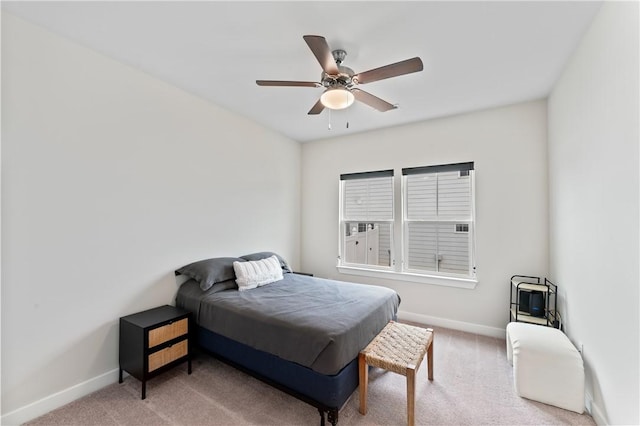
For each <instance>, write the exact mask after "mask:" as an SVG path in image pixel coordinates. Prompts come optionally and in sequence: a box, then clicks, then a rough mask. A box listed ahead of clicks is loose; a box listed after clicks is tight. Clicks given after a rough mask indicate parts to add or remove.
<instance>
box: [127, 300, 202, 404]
mask: <svg viewBox="0 0 640 426" xmlns="http://www.w3.org/2000/svg"><path fill="white" fill-rule="evenodd" d="M190 321H191V313H190V312H188V311H185V310H184V309H180V308H176V307H174V306H169V305H165V306H160V307H158V308H154V309H149V310H147V311H143V312H138V313H137V314H132V315H127V316H126V317H122V318H120V357H119V359H120V375H119V380H118V381H119V383H122V372H123V371H126V372H127V373H129V374H130V375H132V376H133V377H135V378H136V379H138V380H140V381H142V399H145V398H146V396H147V395H146V394H147V380H149V379H150V378H152V377H155V376H157V375H158V374H160V373H163V372H164V371H167V370H168V369H170V368H172V367H174V366H176V365H178V364H180V363H182V362H184V361H187V363H188V372H189V374H191V348H190V344H189V337H190V336H189V330H190V329H191V324H190Z"/></svg>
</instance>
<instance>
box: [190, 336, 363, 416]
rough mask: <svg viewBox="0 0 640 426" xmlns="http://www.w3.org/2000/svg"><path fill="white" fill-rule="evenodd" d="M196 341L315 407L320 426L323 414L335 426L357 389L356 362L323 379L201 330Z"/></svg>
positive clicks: (278, 359) (355, 360) (308, 371)
mask: <svg viewBox="0 0 640 426" xmlns="http://www.w3.org/2000/svg"><path fill="white" fill-rule="evenodd" d="M196 340H197V343H198V345H199V346H200V347H201V348H203V349H204V350H205V351H207V352H209V353H210V354H212V355H213V356H214V357H216V358H218V359H220V360H221V361H223V362H225V363H227V364H229V365H231V366H233V367H235V368H237V369H239V370H241V371H243V372H245V373H248V374H250V375H251V376H253V377H255V378H257V379H259V380H261V381H263V382H265V383H267V384H269V385H271V386H273V387H275V388H276V389H279V390H281V391H283V392H285V393H287V394H289V395H291V396H293V397H295V398H298V399H299V400H301V401H304V402H306V403H307V404H310V405H312V406H314V407H316V408H317V409H318V412H319V413H320V425H321V426H324V424H325V413H326V418H327V421H328V422H329V423H331V424H332V425H333V426H335V425H336V424H337V423H338V412H339V411H340V409H341V408H342V407H343V406H344V404H346V402H347V401H348V399H349V397H350V396H351V395H352V394H353V392H354V391H355V390H356V388H357V387H358V359H357V358H356V359H354V360H353V361H351V362H350V363H349V364H347V365H346V366H345V367H343V369H342V370H340V372H339V373H338V374H335V375H333V376H326V375H323V374H320V373H317V372H315V371H313V370H311V369H310V368H307V367H304V366H302V365H300V364H296V363H293V362H290V361H286V360H284V359H282V358H279V357H277V356H275V355H272V354H270V353H268V352H264V351H260V350H257V349H254V348H252V347H250V346H247V345H244V344H242V343H239V342H237V341H235V340H232V339H229V338H227V337H224V336H222V335H220V334H217V333H214V332H212V331H210V330H207V329H206V328H203V327H198V328H197V339H196Z"/></svg>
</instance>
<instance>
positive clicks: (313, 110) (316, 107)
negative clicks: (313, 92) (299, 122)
mask: <svg viewBox="0 0 640 426" xmlns="http://www.w3.org/2000/svg"><path fill="white" fill-rule="evenodd" d="M323 110H324V105H322V102H321V101H320V99H318V102H316V104H315V105H314V106H313V107H311V109H310V110H309V112H308V113H307V114H309V115H316V114H320V113H321V112H322V111H323Z"/></svg>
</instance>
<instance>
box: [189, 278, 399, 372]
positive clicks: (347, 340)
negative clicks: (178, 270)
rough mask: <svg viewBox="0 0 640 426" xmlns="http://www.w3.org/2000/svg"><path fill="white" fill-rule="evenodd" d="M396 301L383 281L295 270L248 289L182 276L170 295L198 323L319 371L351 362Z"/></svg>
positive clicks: (336, 369)
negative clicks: (203, 285) (206, 286)
mask: <svg viewBox="0 0 640 426" xmlns="http://www.w3.org/2000/svg"><path fill="white" fill-rule="evenodd" d="M399 304H400V297H399V296H398V294H397V293H396V292H395V291H393V290H391V289H388V288H385V287H378V286H372V285H365V284H355V283H347V282H342V281H334V280H327V279H322V278H316V277H310V276H305V275H298V274H284V278H283V279H282V280H280V281H277V282H275V283H271V284H268V285H265V286H262V287H258V288H255V289H251V290H247V291H238V290H236V289H230V290H225V291H220V292H215V293H210V292H203V291H201V290H200V289H199V287H198V284H197V283H196V282H195V281H187V282H186V283H184V284H183V285H182V286H181V287H180V289H179V291H178V294H177V297H176V305H177V306H179V307H183V308H185V309H187V310H190V311H191V312H193V313H194V317H195V321H196V322H197V324H198V325H199V326H201V327H203V328H205V329H207V330H210V331H212V332H214V333H217V334H219V335H221V336H224V337H227V338H229V339H232V340H235V341H237V342H240V343H242V344H244V345H247V346H249V347H252V348H254V349H258V350H261V351H264V352H267V353H270V354H273V355H275V356H277V357H279V358H282V359H284V360H287V361H291V362H294V363H297V364H300V365H302V366H305V367H308V368H310V369H312V370H313V371H316V372H318V373H320V374H325V375H334V374H337V373H338V372H340V370H341V369H342V368H343V367H345V366H346V365H347V364H349V363H350V362H351V361H353V360H354V359H355V358H356V357H357V356H358V353H359V351H360V350H361V349H362V348H364V347H365V346H366V345H367V344H368V343H369V342H370V341H371V340H372V339H373V338H374V337H375V336H376V335H377V334H378V332H379V331H380V330H382V328H383V327H384V326H385V325H386V324H387V323H388V322H389V321H390V320H391V319H393V318H394V317H395V315H396V312H397V310H398V306H399Z"/></svg>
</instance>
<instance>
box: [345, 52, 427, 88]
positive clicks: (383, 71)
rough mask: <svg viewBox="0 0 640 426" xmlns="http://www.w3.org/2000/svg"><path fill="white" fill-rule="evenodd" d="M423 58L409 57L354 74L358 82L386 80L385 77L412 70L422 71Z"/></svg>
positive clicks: (408, 72)
mask: <svg viewBox="0 0 640 426" xmlns="http://www.w3.org/2000/svg"><path fill="white" fill-rule="evenodd" d="M422 70H423V66H422V60H421V59H420V58H418V57H415V58H411V59H407V60H405V61H400V62H396V63H395V64H389V65H385V66H383V67H380V68H375V69H372V70H369V71H365V72H361V73H359V74H356V75H354V76H353V79H354V80H357V81H358V84H366V83H371V82H372V81H378V80H384V79H385V78H390V77H397V76H399V75H404V74H411V73H412V72H418V71H422Z"/></svg>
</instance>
